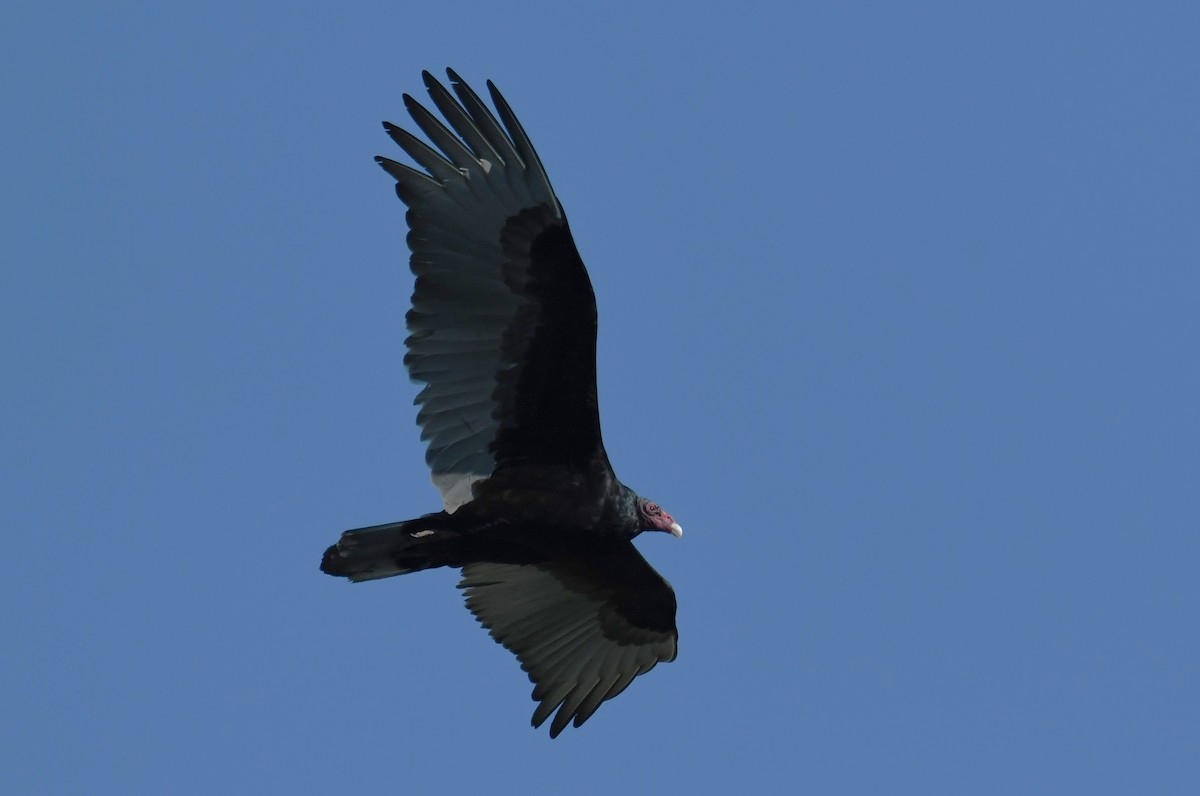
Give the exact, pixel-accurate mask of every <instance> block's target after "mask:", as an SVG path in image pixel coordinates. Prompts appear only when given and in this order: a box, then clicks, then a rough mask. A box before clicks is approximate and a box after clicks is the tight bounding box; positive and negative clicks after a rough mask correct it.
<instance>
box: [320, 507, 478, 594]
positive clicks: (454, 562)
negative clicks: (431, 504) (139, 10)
mask: <svg viewBox="0 0 1200 796" xmlns="http://www.w3.org/2000/svg"><path fill="white" fill-rule="evenodd" d="M447 516H448V515H446V513H445V512H439V513H437V514H428V515H426V516H424V517H420V518H418V519H415V520H404V521H403V522H391V523H388V524H387V525H374V526H372V527H370V528H358V529H356V530H353V531H346V532H345V533H343V534H342V538H341V539H339V540H338V543H337V544H335V545H333V546H331V547H330V548H329V549H328V550H326V551H325V555H324V557H323V558H322V559H321V571H322V572H324V573H326V574H327V575H337V576H341V577H346V578H349V579H350V580H352V581H355V582H357V581H363V580H375V579H377V578H390V577H392V576H393V575H405V574H407V573H409V572H418V571H420V570H422V569H433V568H434V567H444V566H461V561H460V559H461V558H462V535H461V534H459V533H458V532H456V531H454V530H451V529H450V528H448V527H447V522H446V518H447Z"/></svg>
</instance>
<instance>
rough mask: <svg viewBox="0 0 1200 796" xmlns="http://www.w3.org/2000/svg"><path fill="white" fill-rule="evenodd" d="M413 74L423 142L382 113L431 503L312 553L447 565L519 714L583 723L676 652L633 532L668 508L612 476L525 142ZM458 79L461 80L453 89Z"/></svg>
mask: <svg viewBox="0 0 1200 796" xmlns="http://www.w3.org/2000/svg"><path fill="white" fill-rule="evenodd" d="M449 74H450V78H451V83H452V85H453V88H454V91H455V94H453V95H452V94H451V93H450V92H449V91H448V90H447V89H446V88H445V87H443V86H442V85H441V84H440V83H438V82H437V81H436V80H435V79H434V78H433V77H432V76H431V75H430V74H429V73H424V77H425V85H426V87H427V88H428V89H429V93H430V96H431V97H432V98H433V101H434V103H435V105H436V106H437V107H438V109H439V110H440V111H441V112H442V114H443V115H444V116H445V117H446V119H447V121H448V122H449V123H450V128H452V130H453V132H451V129H447V128H446V127H445V126H443V125H442V124H441V122H439V121H438V120H437V119H436V117H434V116H433V115H432V114H431V113H429V112H428V111H427V110H426V109H425V108H423V107H422V106H421V105H419V104H418V103H417V102H415V101H414V100H413V99H412V98H411V97H409V96H407V95H405V98H404V100H405V104H406V106H407V107H408V110H409V113H410V114H411V115H412V117H413V119H414V120H415V121H416V123H417V125H418V126H419V127H420V128H421V129H422V130H423V131H424V132H425V133H426V135H428V136H429V138H430V139H431V140H432V141H433V143H434V144H435V145H436V146H437V150H434V149H432V148H430V147H429V146H428V145H427V144H425V143H424V142H422V141H421V140H420V139H418V138H416V137H415V136H413V135H411V134H410V133H408V132H406V131H404V130H402V129H400V128H398V127H395V126H393V125H389V124H385V129H387V131H388V133H389V135H391V136H392V138H393V139H394V140H395V141H396V142H397V143H398V144H400V146H401V147H402V148H403V149H404V150H405V151H406V152H407V153H408V154H409V155H410V156H412V158H413V159H414V160H415V161H416V162H417V163H418V164H419V165H421V166H422V167H424V169H425V170H426V171H425V172H422V171H418V170H416V169H413V168H410V167H408V166H405V165H403V164H400V163H396V162H394V161H391V160H387V159H385V158H377V160H378V161H379V163H380V165H382V166H383V168H384V169H385V170H386V171H387V172H388V173H389V174H391V175H392V176H393V177H395V178H396V180H397V185H396V191H397V194H398V195H399V196H400V199H401V200H402V201H404V203H405V204H406V205H408V207H409V211H408V214H407V220H408V223H409V227H410V232H409V236H408V242H409V247H410V248H411V249H412V258H411V265H412V270H413V273H414V274H415V275H416V288H415V291H414V293H413V300H412V302H413V306H412V309H411V310H410V311H409V313H408V316H407V325H408V330H409V333H410V334H409V337H408V340H407V346H408V354H407V355H406V357H405V365H406V366H407V367H408V370H409V374H410V376H411V377H412V378H413V379H414V380H415V381H417V382H420V383H423V384H424V385H425V387H424V388H423V389H422V390H421V392H420V394H419V395H418V397H417V403H418V404H420V405H421V409H420V411H419V412H418V415H417V422H418V424H419V425H420V426H421V429H422V434H421V436H422V439H424V440H426V442H427V445H428V450H427V454H426V460H427V462H428V463H429V466H430V468H431V470H432V472H433V480H434V484H435V485H436V486H437V487H438V489H439V491H440V492H441V495H442V502H443V504H444V507H445V508H444V510H443V511H439V512H436V513H433V514H427V515H425V516H423V517H420V518H417V519H414V520H406V521H403V522H396V523H389V524H386V525H379V526H374V527H371V528H361V529H358V530H354V531H347V532H346V533H344V534H343V535H342V538H341V539H340V540H339V542H338V543H337V544H336V545H333V546H332V547H330V548H329V549H328V550H327V551H326V552H325V557H324V558H323V560H322V562H321V569H322V570H323V571H325V572H327V573H329V574H331V575H340V576H345V577H348V578H350V579H351V580H354V581H361V580H374V579H378V578H384V577H390V576H393V575H403V574H407V573H410V572H416V571H419V570H423V569H430V568H435V567H443V566H449V567H456V568H462V570H463V580H462V582H461V583H460V588H462V589H463V590H464V591H465V593H466V600H467V606H468V608H470V610H471V611H472V612H473V613H474V614H475V615H476V617H477V618H478V619H479V621H480V622H481V623H482V624H483V625H484V626H485V627H487V628H488V629H489V630H490V631H491V633H492V636H493V637H495V638H496V640H497V641H499V642H500V643H502V644H504V646H506V647H508V649H510V650H512V651H513V652H514V653H515V654H516V655H517V657H518V659H519V660H520V661H521V664H522V668H524V669H525V670H526V671H527V672H529V675H530V679H532V680H533V682H534V683H535V686H536V687H535V688H534V694H533V695H534V699H535V700H537V701H538V702H539V706H538V708H537V710H536V711H535V712H534V716H533V723H534V725H535V726H539V725H540V724H541V723H542V722H543V721H545V720H546V718H548V717H549V716H550V715H551V714H552V713H554V712H555V711H556V710H557V715H556V716H555V719H554V721H553V722H552V724H551V730H550V734H551V736H557V735H558V734H559V732H561V731H562V729H563V728H564V727H565V726H566V725H567V724H568V723H570V722H571V721H574V724H575V726H577V727H578V726H579V725H580V724H582V723H583V722H584V721H586V720H587V718H588V717H589V716H591V714H592V713H593V712H594V711H595V710H596V708H598V707H599V705H600V704H601V703H602V702H603V701H604V700H606V699H611V698H612V697H614V696H616V695H617V694H618V693H620V692H621V691H622V690H624V688H625V687H626V686H628V684H629V683H630V682H631V681H632V680H633V678H634V677H636V676H637V675H638V674H642V673H644V672H646V671H649V669H651V668H653V666H654V665H655V664H656V663H658V662H660V661H670V660H673V659H674V658H675V655H676V651H677V638H678V634H677V632H676V629H675V596H674V592H673V591H672V590H671V587H670V586H669V585H668V584H667V583H666V581H665V580H663V579H662V577H661V576H659V575H658V573H656V572H655V571H654V570H653V569H652V568H651V567H650V566H649V565H648V564H647V563H646V562H645V560H644V559H643V558H642V557H641V555H640V554H639V553H638V552H637V550H636V549H635V548H634V547H633V544H632V539H633V538H634V537H635V536H636V535H637V534H639V533H641V532H642V531H644V530H660V531H666V532H669V533H673V534H675V535H676V536H678V535H681V533H682V531H681V529H680V528H679V525H678V524H677V523H676V522H675V521H674V519H673V518H672V517H671V516H670V515H669V514H667V513H666V512H663V511H662V510H661V509H660V508H659V507H658V506H657V505H656V504H654V503H651V502H649V501H647V500H645V499H643V498H641V497H639V496H638V495H637V494H636V493H634V492H633V491H632V490H631V489H629V488H628V487H626V486H625V485H623V484H622V483H621V482H620V481H619V480H618V479H617V477H616V475H615V474H614V473H613V470H612V467H611V466H610V464H609V460H608V455H607V453H606V452H605V450H604V444H603V440H602V438H601V434H600V419H599V408H598V402H597V397H596V317H597V316H596V304H595V297H594V295H593V292H592V286H591V282H590V281H589V279H588V275H587V271H586V269H585V268H584V265H583V261H582V260H581V259H580V257H579V253H578V252H577V250H576V248H575V243H574V240H573V239H572V237H571V233H570V228H569V227H568V225H567V221H566V216H565V215H564V213H563V211H562V207H561V205H559V203H558V199H557V198H556V197H555V196H554V192H553V189H552V188H551V187H550V183H549V180H548V179H547V178H546V174H545V171H544V170H543V168H542V165H541V162H540V160H538V157H537V154H536V153H535V152H534V150H533V147H532V145H531V144H530V143H529V140H528V137H527V136H526V135H525V132H524V130H522V129H521V126H520V123H519V122H517V120H516V117H515V116H513V114H512V111H511V110H510V109H509V108H508V105H507V103H505V101H504V99H503V97H501V96H500V94H499V92H498V91H496V89H495V87H494V86H492V85H491V84H490V83H489V84H488V87H489V89H490V91H491V95H492V99H493V102H494V103H495V105H496V108H497V111H498V112H499V116H500V120H501V121H502V123H503V124H501V121H498V120H497V119H496V118H495V117H494V116H493V115H492V113H491V112H490V111H489V110H488V109H487V107H486V106H485V105H484V104H483V103H482V102H481V101H480V100H479V98H478V97H476V95H475V94H474V93H473V92H472V91H471V89H470V88H469V87H467V86H466V84H464V83H463V82H462V81H461V80H460V79H459V78H458V77H457V75H455V74H454V73H453V72H450V73H449ZM456 97H457V99H456Z"/></svg>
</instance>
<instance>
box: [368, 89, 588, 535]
mask: <svg viewBox="0 0 1200 796" xmlns="http://www.w3.org/2000/svg"><path fill="white" fill-rule="evenodd" d="M447 72H448V74H449V76H450V81H451V85H452V86H453V88H454V92H455V94H456V95H457V99H456V98H455V96H454V95H452V94H451V93H450V92H449V91H448V90H447V89H446V88H445V87H444V86H442V84H441V83H439V82H438V81H437V80H436V79H435V78H434V77H433V76H432V75H430V74H429V73H428V72H424V73H423V76H424V79H425V86H426V88H427V89H428V90H429V95H430V97H432V99H433V102H434V104H435V105H436V106H437V108H438V109H439V110H440V111H441V112H442V114H443V115H444V116H445V118H446V120H447V121H448V122H449V124H450V129H448V128H447V127H445V126H444V125H443V124H442V123H441V122H440V121H438V119H437V118H436V117H434V116H433V114H431V113H430V112H429V111H427V110H426V109H425V108H423V107H422V106H421V105H420V104H419V103H417V102H416V101H415V100H414V99H413V98H412V97H410V96H408V95H407V94H406V95H404V104H405V107H406V108H407V109H408V112H409V114H411V116H412V118H413V120H414V121H415V122H416V124H417V126H418V127H419V128H420V129H421V130H422V131H423V132H424V133H425V134H426V135H427V136H428V137H429V139H430V140H431V141H432V142H433V144H434V145H435V146H436V147H437V148H436V149H434V148H432V147H430V146H428V145H427V144H425V143H424V142H422V141H421V140H420V139H418V138H417V137H415V136H414V135H412V134H411V133H408V132H406V131H405V130H402V129H400V128H398V127H396V126H394V125H391V124H385V125H384V127H385V129H386V130H387V132H388V134H389V135H390V136H391V137H392V139H393V140H395V141H396V143H397V144H399V145H400V147H401V148H402V149H404V151H405V152H407V153H408V154H409V155H410V156H411V157H412V158H413V160H414V161H416V162H417V163H418V164H419V165H420V166H422V167H423V168H424V169H425V170H426V172H428V173H426V172H422V171H418V170H417V169H413V168H410V167H409V166H405V165H403V164H401V163H397V162H395V161H392V160H388V159H387V158H376V160H377V161H378V163H379V164H380V165H381V166H383V168H384V169H385V170H386V171H387V172H388V173H389V174H391V175H392V176H393V177H395V178H396V182H397V184H396V193H397V194H398V195H399V196H400V199H401V200H402V201H403V202H404V203H405V204H406V205H408V207H409V211H408V214H407V219H408V224H409V227H410V232H409V234H408V245H409V248H410V249H412V259H411V265H412V271H413V273H414V274H415V275H416V277H417V280H416V288H415V291H414V293H413V297H412V304H413V306H412V309H411V310H410V311H409V313H408V330H409V332H410V335H409V337H408V340H407V345H408V354H407V356H405V358H404V362H405V364H406V365H407V366H408V371H409V374H410V375H411V376H412V378H413V380H414V381H417V382H423V383H424V384H425V387H424V389H422V390H421V392H420V394H419V395H418V396H417V403H418V404H419V405H420V406H421V410H420V411H419V412H418V414H417V422H418V424H419V425H420V426H421V437H422V439H424V440H426V442H427V444H428V450H427V452H426V456H425V459H426V461H427V462H428V464H429V467H430V469H431V470H432V472H433V481H434V484H435V485H436V486H437V488H438V490H439V491H440V492H441V495H442V502H443V503H444V504H445V507H446V510H447V511H449V512H453V511H454V510H455V509H457V508H458V507H459V506H461V505H463V504H464V503H467V502H469V501H470V500H471V499H472V497H473V494H474V492H473V486H474V484H476V483H477V482H479V481H482V480H485V479H487V478H488V477H489V476H491V475H492V474H493V473H494V472H496V471H497V470H499V469H501V468H504V467H506V466H509V465H512V466H520V465H522V464H532V465H547V464H554V465H557V464H564V465H567V466H569V467H572V468H573V469H574V468H577V467H579V466H583V465H586V463H588V462H589V461H591V462H594V461H596V460H602V461H603V463H604V465H605V466H607V457H605V456H604V451H603V443H602V441H601V438H600V420H599V415H598V412H597V406H596V302H595V296H594V294H593V292H592V286H591V282H590V281H589V280H588V276H587V271H586V270H585V269H584V266H583V261H582V260H581V259H580V257H579V253H578V252H577V251H576V249H575V243H574V240H573V239H572V237H571V232H570V229H569V228H568V226H567V220H566V216H565V215H564V214H563V211H562V207H561V206H560V205H559V203H558V199H557V198H556V197H555V195H554V191H553V189H552V188H551V187H550V182H549V180H548V179H547V178H546V172H545V170H544V169H543V168H542V164H541V161H540V160H539V159H538V156H537V153H535V152H534V150H533V146H532V145H531V144H530V143H529V138H528V137H527V136H526V135H525V131H524V130H523V129H522V128H521V125H520V122H518V121H517V119H516V117H515V116H514V115H513V113H512V110H511V109H509V107H508V104H507V103H506V102H505V101H504V98H503V97H502V96H500V93H499V92H498V91H497V90H496V88H495V86H493V85H492V84H491V82H489V83H488V89H489V91H490V92H491V97H492V101H493V103H494V104H495V106H496V109H497V111H498V113H499V116H500V118H501V119H502V120H503V125H502V124H501V123H500V122H499V121H497V119H496V117H495V116H493V115H492V113H491V112H490V111H489V110H488V109H487V107H486V106H485V105H484V104H483V102H482V101H481V100H480V99H479V98H478V97H477V96H476V95H475V93H474V92H473V91H471V89H470V88H469V87H468V86H467V85H466V84H465V83H463V82H462V80H461V79H460V78H459V77H458V75H456V74H455V73H454V72H453V71H452V70H447Z"/></svg>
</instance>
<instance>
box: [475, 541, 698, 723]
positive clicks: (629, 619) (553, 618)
mask: <svg viewBox="0 0 1200 796" xmlns="http://www.w3.org/2000/svg"><path fill="white" fill-rule="evenodd" d="M459 588H460V589H463V590H464V591H465V593H466V598H467V607H468V608H470V609H471V612H472V613H474V614H475V617H476V618H477V619H478V620H479V622H480V623H481V624H482V625H483V626H484V627H486V628H487V629H488V630H489V631H491V634H492V637H493V638H495V639H496V640H497V641H499V642H500V643H501V644H503V645H504V646H505V647H507V648H508V649H509V650H510V651H511V652H513V653H515V654H516V656H517V659H518V660H520V662H521V668H522V669H524V670H525V671H526V672H528V673H529V679H530V680H532V681H533V683H534V689H533V698H534V700H535V701H536V702H537V703H538V706H537V709H536V710H535V711H534V713H533V726H534V727H540V726H541V725H542V723H543V722H544V721H545V720H546V719H547V718H549V716H550V714H552V713H554V712H555V710H557V711H558V712H557V714H556V715H555V717H554V721H553V722H552V723H551V725H550V737H551V738H554V737H557V736H558V734H559V733H560V732H562V731H563V729H564V728H565V727H566V726H567V724H569V723H571V722H572V721H573V722H574V724H575V726H576V727H578V726H580V725H581V724H583V723H584V722H585V721H587V720H588V718H590V717H591V715H592V714H593V713H595V712H596V709H597V708H598V707H600V704H601V703H602V702H604V701H605V700H607V699H612V698H613V697H615V696H616V695H617V694H619V693H621V692H622V691H624V690H625V688H626V687H627V686H628V685H629V683H630V682H632V680H633V678H635V677H637V676H638V675H639V674H644V673H645V672H648V671H650V670H651V669H653V668H654V667H655V665H656V664H657V663H658V662H659V661H673V660H675V654H676V651H677V642H678V638H679V634H678V633H677V632H676V630H675V592H674V591H672V590H671V586H670V585H669V584H668V583H667V582H666V581H665V580H663V578H662V576H661V575H659V574H658V573H657V572H655V571H654V569H653V568H651V567H650V565H649V564H647V563H646V560H645V559H643V558H642V557H641V555H640V554H638V552H637V549H636V548H635V547H634V546H633V545H632V544H629V543H627V542H623V543H620V544H619V545H618V544H614V545H613V546H612V548H611V549H610V550H607V551H605V552H604V553H602V554H599V555H597V554H595V553H594V552H593V553H590V554H589V555H588V557H586V558H582V557H581V558H577V559H571V560H559V561H551V562H546V563H539V564H525V565H519V564H500V563H475V564H468V565H467V566H465V567H463V579H462V581H461V582H460V583H459Z"/></svg>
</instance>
